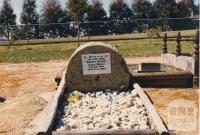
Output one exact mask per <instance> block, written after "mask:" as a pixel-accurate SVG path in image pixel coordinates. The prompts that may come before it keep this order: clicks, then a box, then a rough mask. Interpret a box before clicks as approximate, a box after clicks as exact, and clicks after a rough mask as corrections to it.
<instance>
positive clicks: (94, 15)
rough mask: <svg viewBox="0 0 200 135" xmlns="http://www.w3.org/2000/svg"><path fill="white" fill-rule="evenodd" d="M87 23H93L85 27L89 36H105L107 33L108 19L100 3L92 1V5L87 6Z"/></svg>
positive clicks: (95, 0)
mask: <svg viewBox="0 0 200 135" xmlns="http://www.w3.org/2000/svg"><path fill="white" fill-rule="evenodd" d="M87 21H94V23H90V24H88V27H87V29H88V33H89V34H90V35H106V34H107V33H108V22H106V21H108V17H107V14H106V11H105V10H104V8H103V4H102V2H100V1H99V0H93V1H92V4H91V5H89V11H88V13H87Z"/></svg>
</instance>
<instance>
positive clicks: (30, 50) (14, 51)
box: [0, 30, 195, 63]
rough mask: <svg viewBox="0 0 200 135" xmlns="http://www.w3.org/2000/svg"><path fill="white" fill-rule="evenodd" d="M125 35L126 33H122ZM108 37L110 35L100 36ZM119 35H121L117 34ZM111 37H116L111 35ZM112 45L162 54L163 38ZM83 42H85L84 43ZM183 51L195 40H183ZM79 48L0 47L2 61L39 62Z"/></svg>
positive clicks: (139, 53)
mask: <svg viewBox="0 0 200 135" xmlns="http://www.w3.org/2000/svg"><path fill="white" fill-rule="evenodd" d="M182 33H183V34H184V35H194V34H195V31H194V30H193V31H183V32H182ZM176 34H177V32H169V35H170V36H174V35H176ZM122 36H125V35H122ZM127 36H135V37H142V36H143V37H144V36H145V34H134V35H133V34H132V35H126V37H127ZM99 37H100V38H104V39H105V38H108V37H109V36H99ZM117 37H119V36H117ZM95 38H97V37H95ZM109 38H116V36H110V37H109ZM60 40H61V39H60ZM107 43H109V44H111V45H114V46H118V49H119V52H120V54H122V55H123V56H124V57H148V56H160V54H161V51H162V44H163V41H162V39H152V40H150V41H149V40H148V39H146V40H134V41H131V40H126V41H112V42H107ZM82 44H83V43H82ZM168 44H169V46H168V48H169V52H172V53H173V52H175V49H176V42H169V43H168ZM181 44H182V52H183V53H193V52H194V46H195V44H194V43H193V42H181ZM76 48H77V45H76V43H63V44H51V45H42V44H41V45H29V46H12V47H11V49H8V47H5V46H4V47H3V46H1V47H0V62H14V63H18V62H33V61H34V62H39V61H48V60H59V59H68V58H69V57H70V56H71V54H72V53H73V52H74V50H75V49H76Z"/></svg>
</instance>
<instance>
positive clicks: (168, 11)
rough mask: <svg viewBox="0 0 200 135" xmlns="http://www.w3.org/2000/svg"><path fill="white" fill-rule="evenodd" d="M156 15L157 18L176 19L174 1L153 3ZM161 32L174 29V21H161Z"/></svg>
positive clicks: (166, 0)
mask: <svg viewBox="0 0 200 135" xmlns="http://www.w3.org/2000/svg"><path fill="white" fill-rule="evenodd" d="M154 4H155V9H156V14H157V16H158V17H159V18H161V19H162V18H176V17H178V14H177V12H178V8H177V3H176V1H175V0H156V1H155V3H154ZM161 25H162V30H171V29H174V28H175V27H174V20H169V21H167V20H163V22H162V24H161Z"/></svg>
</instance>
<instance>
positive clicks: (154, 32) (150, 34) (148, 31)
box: [144, 28, 161, 44]
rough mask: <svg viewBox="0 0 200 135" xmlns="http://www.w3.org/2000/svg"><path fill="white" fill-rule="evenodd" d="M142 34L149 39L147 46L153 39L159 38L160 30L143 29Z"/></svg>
mask: <svg viewBox="0 0 200 135" xmlns="http://www.w3.org/2000/svg"><path fill="white" fill-rule="evenodd" d="M144 32H145V33H146V34H147V37H148V39H149V44H150V43H151V39H152V38H153V37H157V38H159V37H161V36H160V33H161V30H160V29H159V28H150V29H145V30H144Z"/></svg>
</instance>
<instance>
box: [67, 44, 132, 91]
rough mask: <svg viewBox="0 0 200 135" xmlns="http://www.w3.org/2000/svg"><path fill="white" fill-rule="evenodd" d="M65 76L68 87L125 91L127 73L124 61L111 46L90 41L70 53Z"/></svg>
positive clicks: (82, 89) (128, 78) (127, 83)
mask: <svg viewBox="0 0 200 135" xmlns="http://www.w3.org/2000/svg"><path fill="white" fill-rule="evenodd" d="M65 79H66V86H67V88H68V90H79V91H82V92H88V91H91V90H93V91H98V90H104V89H111V90H126V89H128V86H129V80H130V74H129V70H128V67H127V65H126V63H125V60H124V59H123V57H122V56H121V55H120V54H119V53H117V51H116V50H115V49H114V48H113V47H111V46H110V45H106V44H103V43H99V42H91V43H86V44H84V45H82V46H80V47H79V48H78V49H77V50H76V51H75V52H74V53H73V54H72V56H71V58H70V60H69V63H68V66H67V71H66V76H65Z"/></svg>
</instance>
